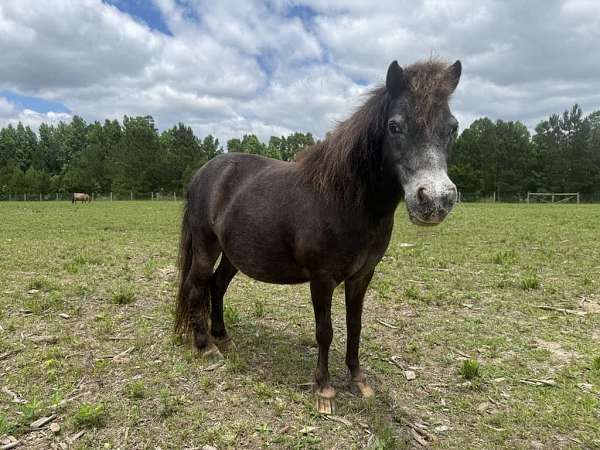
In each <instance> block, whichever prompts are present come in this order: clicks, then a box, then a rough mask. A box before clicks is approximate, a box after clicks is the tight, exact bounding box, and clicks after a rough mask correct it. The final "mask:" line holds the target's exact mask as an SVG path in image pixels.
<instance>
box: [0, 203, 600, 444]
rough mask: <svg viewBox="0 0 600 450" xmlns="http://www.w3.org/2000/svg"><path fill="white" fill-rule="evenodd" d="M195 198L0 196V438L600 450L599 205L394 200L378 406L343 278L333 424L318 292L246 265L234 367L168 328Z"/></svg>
mask: <svg viewBox="0 0 600 450" xmlns="http://www.w3.org/2000/svg"><path fill="white" fill-rule="evenodd" d="M181 206H182V205H181V203H179V202H177V203H176V202H112V203H111V202H97V203H92V204H90V205H77V206H73V205H71V204H69V203H66V202H55V203H54V202H52V203H50V202H49V203H33V202H31V203H0V384H1V391H0V439H3V440H4V441H2V442H1V443H0V447H2V445H3V444H7V443H8V442H9V441H8V440H7V438H6V436H5V435H12V436H14V437H15V438H16V439H18V440H20V441H21V443H22V444H21V445H22V447H23V448H34V449H38V448H39V449H42V448H43V449H47V448H52V447H53V446H55V447H56V448H61V447H60V444H61V443H64V444H69V445H71V448H122V449H125V448H127V449H137V448H140V449H141V448H144V449H155V448H162V449H170V448H174V449H175V448H202V446H204V445H207V444H210V445H213V446H215V447H217V448H218V449H223V448H252V449H259V448H338V449H348V448H364V447H367V446H371V448H379V449H383V448H404V447H418V446H421V445H427V446H428V447H431V448H503V447H512V448H515V447H516V448H549V449H550V448H553V449H554V448H600V397H599V396H600V311H599V310H600V306H599V304H600V281H599V280H600V277H599V274H600V243H599V241H598V238H599V237H600V220H599V219H600V206H593V205H581V206H577V205H554V206H543V205H531V206H525V205H501V204H496V205H483V204H480V205H474V204H463V205H459V206H458V207H457V208H456V209H455V211H454V212H453V213H452V215H451V217H450V218H449V219H448V220H447V221H446V222H445V223H444V224H443V225H442V226H440V227H438V228H431V229H422V228H416V227H414V226H412V225H410V224H409V223H408V222H407V220H406V214H405V212H404V211H403V210H399V212H398V217H397V224H396V228H395V231H394V238H393V242H392V244H391V246H390V248H389V250H388V253H387V256H386V257H385V259H384V260H383V261H382V263H381V264H380V265H379V267H378V270H377V272H376V275H375V278H374V281H373V283H372V284H371V288H370V290H369V291H368V294H367V301H366V306H365V317H364V328H363V342H362V347H361V351H362V358H361V359H362V363H363V366H364V368H365V369H366V372H367V374H368V376H369V379H370V381H371V384H372V386H373V387H374V388H375V390H376V399H374V400H372V401H365V400H362V399H359V398H356V397H354V396H352V395H351V394H350V393H349V391H348V389H347V388H346V385H345V383H346V380H347V374H346V369H345V367H344V363H343V359H344V354H343V353H344V347H345V325H344V311H343V291H342V288H341V287H340V288H339V289H338V290H336V294H335V299H334V328H335V336H334V343H333V346H332V354H331V358H330V359H331V366H330V369H331V374H332V377H333V381H334V386H335V387H336V388H337V391H338V397H337V400H338V412H337V416H335V417H333V418H331V419H328V418H324V417H322V416H319V415H317V414H315V412H314V410H313V396H312V393H311V386H310V385H309V383H310V381H311V379H312V371H313V367H314V365H315V361H316V348H315V345H314V339H313V327H314V324H313V316H312V309H311V307H310V300H309V297H308V290H307V287H306V286H292V287H288V286H273V285H265V284H261V283H258V282H255V281H253V280H250V279H248V278H247V277H244V276H241V275H238V276H237V277H236V278H235V279H234V281H233V283H232V285H231V287H230V290H229V292H228V293H227V296H226V299H225V301H226V305H227V311H226V321H227V323H228V325H229V331H230V334H231V335H232V337H233V339H234V340H235V343H236V346H237V349H236V350H235V351H233V352H230V353H228V354H227V355H226V359H225V361H224V362H221V363H219V362H215V361H206V360H203V359H201V358H199V357H198V356H197V355H196V354H195V353H194V351H193V350H192V349H191V348H190V347H189V346H188V345H186V344H185V343H181V342H180V341H179V340H178V339H176V338H174V337H173V335H172V333H171V328H172V320H171V307H172V300H173V292H174V286H175V284H174V283H175V278H176V271H175V266H174V264H175V259H176V253H177V242H178V229H179V220H180V213H181ZM412 244H414V245H412ZM539 306H542V307H543V308H540V307H539ZM545 308H554V309H545ZM465 361H466V362H465ZM474 361H477V362H478V363H479V366H478V367H476V363H475V362H474ZM413 376H414V379H412V380H409V379H407V378H413ZM52 414H55V416H56V417H55V418H54V419H53V420H52V421H51V422H50V423H49V424H47V425H44V426H42V428H41V429H40V430H37V431H32V430H31V429H30V423H31V422H33V421H34V420H36V419H38V418H41V417H48V416H51V415H52ZM51 424H54V425H53V427H54V429H55V430H56V432H54V431H52V430H51V429H50V425H51ZM57 425H58V426H59V427H57ZM81 432H83V434H81ZM2 436H4V437H3V438H2Z"/></svg>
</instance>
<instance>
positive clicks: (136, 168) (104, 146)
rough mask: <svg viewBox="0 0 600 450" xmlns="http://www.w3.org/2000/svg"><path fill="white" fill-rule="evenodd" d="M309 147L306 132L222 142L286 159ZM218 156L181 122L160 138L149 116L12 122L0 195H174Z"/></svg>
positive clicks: (1, 145) (1, 134) (3, 151)
mask: <svg viewBox="0 0 600 450" xmlns="http://www.w3.org/2000/svg"><path fill="white" fill-rule="evenodd" d="M312 144H314V138H313V136H312V135H311V134H310V133H294V134H292V135H289V136H279V137H278V136H272V137H271V138H270V139H269V142H267V143H263V142H261V141H260V140H259V139H258V137H256V136H255V135H253V134H250V135H244V136H243V137H242V138H241V139H231V140H229V141H228V142H227V150H228V151H236V152H245V153H254V154H259V155H265V156H269V157H272V158H277V159H282V160H285V161H287V160H290V159H291V158H293V156H294V154H295V153H296V152H297V151H298V150H300V149H302V148H304V147H306V146H308V145H312ZM223 152H224V149H223V146H222V145H221V143H220V142H219V140H218V139H217V138H215V137H214V136H212V135H208V136H206V137H204V138H200V137H197V136H196V135H195V134H194V132H193V131H192V129H191V127H189V126H186V125H184V124H182V123H179V124H177V125H175V126H173V127H172V128H170V129H168V130H165V131H163V132H162V133H159V132H158V130H157V129H156V127H155V123H154V120H153V118H152V117H150V116H145V117H128V116H125V117H124V118H123V121H122V123H120V122H119V121H117V120H105V121H104V123H100V122H94V123H90V124H87V123H86V122H85V121H84V120H83V119H82V118H81V117H79V116H74V117H73V119H72V120H71V122H69V123H65V122H59V123H58V124H57V125H48V124H45V123H42V124H41V125H40V127H39V131H38V133H37V134H36V133H34V132H33V131H32V130H31V128H30V127H29V126H24V125H23V124H22V123H18V124H17V126H16V127H15V126H12V125H10V124H9V125H8V126H7V127H4V128H2V129H0V195H6V194H9V193H18V194H20V193H35V194H38V193H41V194H46V193H53V192H74V191H82V192H129V191H133V192H159V191H161V190H164V191H168V192H173V191H177V192H180V191H182V190H184V187H185V185H187V182H188V181H189V179H190V178H191V176H192V175H193V174H194V172H195V171H196V170H197V169H198V168H199V167H201V166H202V165H203V164H204V163H206V162H207V161H208V160H210V159H211V158H214V157H215V156H216V155H219V154H221V153H223Z"/></svg>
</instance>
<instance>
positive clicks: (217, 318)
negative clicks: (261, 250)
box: [210, 253, 238, 347]
mask: <svg viewBox="0 0 600 450" xmlns="http://www.w3.org/2000/svg"><path fill="white" fill-rule="evenodd" d="M237 272H238V270H237V268H236V267H235V266H234V265H233V264H231V261H229V258H227V256H226V255H225V253H222V254H221V261H220V262H219V267H217V270H215V273H214V274H213V275H212V276H211V277H210V302H211V310H210V321H211V325H210V334H211V335H212V337H213V338H214V339H215V341H216V342H217V345H219V346H222V347H225V346H227V344H228V343H229V341H230V338H229V335H228V334H227V330H226V329H225V322H224V321H223V296H224V295H225V292H226V291H227V288H228V287H229V283H230V282H231V280H232V279H233V277H234V276H235V274H236V273H237Z"/></svg>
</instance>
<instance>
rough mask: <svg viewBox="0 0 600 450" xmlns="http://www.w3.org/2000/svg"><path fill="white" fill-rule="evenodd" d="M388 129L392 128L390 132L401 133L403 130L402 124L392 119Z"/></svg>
mask: <svg viewBox="0 0 600 450" xmlns="http://www.w3.org/2000/svg"><path fill="white" fill-rule="evenodd" d="M388 129H389V130H390V133H392V134H399V133H400V132H401V130H400V126H399V125H398V124H397V123H396V122H393V121H390V122H389V123H388Z"/></svg>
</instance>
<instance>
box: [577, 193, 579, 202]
mask: <svg viewBox="0 0 600 450" xmlns="http://www.w3.org/2000/svg"><path fill="white" fill-rule="evenodd" d="M577 204H578V205H579V192H578V193H577Z"/></svg>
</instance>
